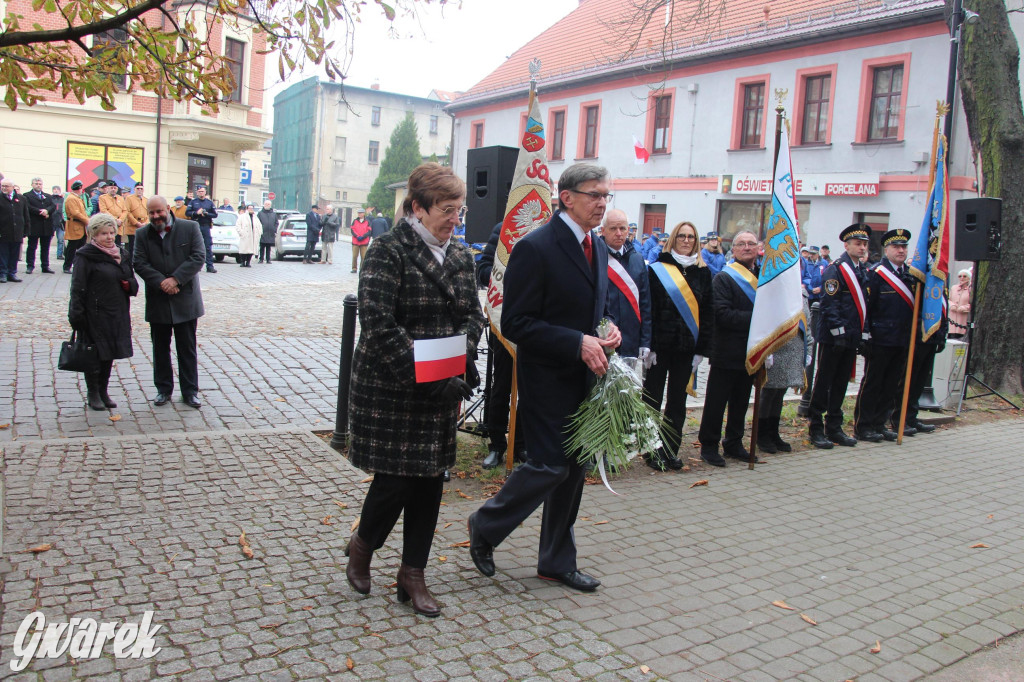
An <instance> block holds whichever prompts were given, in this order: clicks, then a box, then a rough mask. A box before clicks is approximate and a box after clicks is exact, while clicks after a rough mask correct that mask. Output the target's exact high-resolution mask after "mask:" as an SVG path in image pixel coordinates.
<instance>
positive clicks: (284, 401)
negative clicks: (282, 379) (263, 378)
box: [274, 398, 288, 403]
mask: <svg viewBox="0 0 1024 682" xmlns="http://www.w3.org/2000/svg"><path fill="white" fill-rule="evenodd" d="M274 400H276V401H277V402H279V403H286V402H288V401H287V400H285V399H284V398H274Z"/></svg>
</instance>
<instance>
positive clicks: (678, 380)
mask: <svg viewBox="0 0 1024 682" xmlns="http://www.w3.org/2000/svg"><path fill="white" fill-rule="evenodd" d="M648 270H649V279H650V282H651V354H650V356H649V357H648V361H647V363H648V370H647V378H646V380H645V381H644V391H645V394H646V395H645V396H644V399H645V400H647V401H648V403H649V404H650V405H651V406H652V407H655V408H658V409H660V408H661V401H662V395H663V394H664V392H665V384H666V381H667V383H668V397H667V398H666V400H665V422H666V426H667V432H666V433H665V436H666V440H667V442H666V443H665V444H664V445H663V446H662V448H661V449H660V450H659V451H658V452H657V453H651V454H650V455H649V456H648V458H647V463H648V465H649V466H651V467H652V468H655V469H664V468H665V467H668V468H669V469H682V468H683V462H682V460H681V459H679V444H680V441H681V439H682V433H683V425H684V424H685V422H686V394H687V390H688V389H689V390H692V387H690V386H689V384H690V379H691V377H692V376H693V374H694V373H695V372H696V370H697V366H698V365H700V363H701V362H702V361H703V360H704V356H705V355H706V354H707V352H708V348H709V346H710V343H711V333H712V328H713V327H712V325H713V323H714V313H713V311H712V303H713V300H712V294H711V271H710V270H709V269H708V267H707V265H705V264H704V260H703V259H702V258H701V256H700V239H699V238H698V237H697V228H696V227H695V226H694V224H693V223H691V222H689V221H683V222H681V223H679V224H678V225H676V226H675V227H674V228H672V231H671V232H670V233H669V235H668V240H667V241H666V244H665V246H664V248H663V249H662V251H661V253H660V254H658V258H657V260H656V261H655V262H653V263H651V264H650V265H649V266H648Z"/></svg>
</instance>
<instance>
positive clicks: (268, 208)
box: [256, 201, 278, 265]
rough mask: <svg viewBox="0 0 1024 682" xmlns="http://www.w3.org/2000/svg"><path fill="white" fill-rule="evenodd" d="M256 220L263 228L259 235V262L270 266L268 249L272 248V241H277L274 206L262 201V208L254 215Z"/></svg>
mask: <svg viewBox="0 0 1024 682" xmlns="http://www.w3.org/2000/svg"><path fill="white" fill-rule="evenodd" d="M256 219H257V220H259V221H260V225H262V226H263V234H262V235H260V259H259V262H260V263H266V264H267V265H270V249H271V248H273V246H274V240H275V239H277V222H278V217H277V211H275V210H274V205H273V204H272V203H270V202H269V201H264V202H263V208H262V209H260V212H259V213H257V214H256Z"/></svg>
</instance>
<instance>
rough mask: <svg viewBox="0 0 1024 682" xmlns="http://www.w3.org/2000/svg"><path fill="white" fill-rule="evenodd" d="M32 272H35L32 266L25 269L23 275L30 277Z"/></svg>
mask: <svg viewBox="0 0 1024 682" xmlns="http://www.w3.org/2000/svg"><path fill="white" fill-rule="evenodd" d="M33 270H35V267H32V266H30V267H27V268H25V274H26V275H31V274H32V271H33Z"/></svg>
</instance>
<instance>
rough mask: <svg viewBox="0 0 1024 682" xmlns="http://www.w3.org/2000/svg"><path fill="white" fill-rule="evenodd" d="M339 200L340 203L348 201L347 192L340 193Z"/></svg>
mask: <svg viewBox="0 0 1024 682" xmlns="http://www.w3.org/2000/svg"><path fill="white" fill-rule="evenodd" d="M341 200H342V201H348V192H342V193H341Z"/></svg>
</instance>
